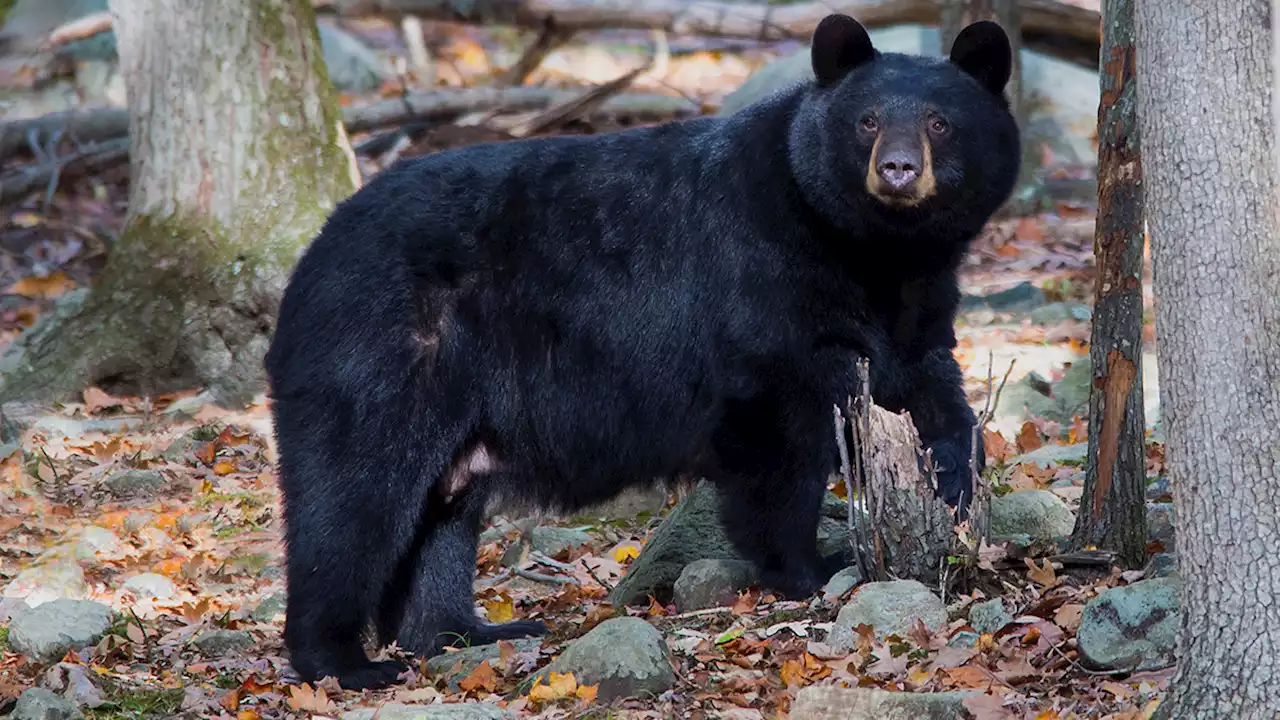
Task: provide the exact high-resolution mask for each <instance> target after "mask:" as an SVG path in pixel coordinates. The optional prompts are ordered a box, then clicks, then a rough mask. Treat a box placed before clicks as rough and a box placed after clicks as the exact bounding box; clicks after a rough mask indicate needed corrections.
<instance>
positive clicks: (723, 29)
mask: <svg viewBox="0 0 1280 720" xmlns="http://www.w3.org/2000/svg"><path fill="white" fill-rule="evenodd" d="M315 6H316V9H317V10H325V11H329V12H336V13H338V14H340V15H347V16H361V15H369V16H382V17H388V16H389V17H397V16H400V15H404V14H413V15H417V16H419V17H421V18H423V19H426V20H451V21H455V22H470V23H477V24H484V23H494V24H503V25H519V26H523V27H531V28H542V27H544V26H545V24H546V22H547V21H548V20H554V21H555V24H556V27H558V28H561V29H563V30H601V29H607V28H633V29H660V30H666V31H667V32H670V33H675V34H679V35H708V36H720V37H737V38H753V39H758V40H786V39H794V40H808V39H809V37H810V36H811V35H812V34H813V29H814V28H815V27H817V25H818V21H820V20H821V19H822V18H823V17H824V16H826V15H827V14H829V13H833V12H840V13H845V14H848V15H851V16H853V17H855V18H857V19H858V21H859V22H861V23H862V24H864V25H866V26H867V27H869V28H876V27H885V26H889V25H898V24H902V23H920V24H924V25H937V24H938V23H939V21H940V15H939V13H940V8H939V3H938V2H937V0H831V1H828V0H815V1H814V2H798V3H791V4H787V5H772V4H756V3H745V2H730V1H726V0H631V2H626V3H606V2H601V1H600V0H476V1H475V2H468V3H465V4H464V3H458V2H454V1H453V0H316V2H315ZM1018 8H1019V11H1020V13H1021V15H1022V34H1023V46H1024V47H1032V48H1036V49H1039V50H1043V51H1044V52H1047V53H1049V54H1052V55H1055V56H1058V57H1063V58H1065V59H1067V60H1070V61H1073V62H1077V63H1081V64H1084V65H1087V66H1089V67H1092V68H1096V67H1097V63H1098V43H1099V36H1098V27H1099V24H1098V23H1099V15H1098V11H1096V10H1090V9H1088V8H1082V7H1079V6H1076V5H1070V4H1067V3H1064V2H1059V1H1058V0H1019V2H1018Z"/></svg>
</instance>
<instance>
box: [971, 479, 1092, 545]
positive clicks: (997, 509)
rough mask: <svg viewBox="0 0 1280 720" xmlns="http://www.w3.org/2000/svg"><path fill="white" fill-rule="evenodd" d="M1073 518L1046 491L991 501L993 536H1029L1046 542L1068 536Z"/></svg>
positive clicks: (1069, 512)
mask: <svg viewBox="0 0 1280 720" xmlns="http://www.w3.org/2000/svg"><path fill="white" fill-rule="evenodd" d="M1075 524H1076V516H1075V514H1074V513H1072V512H1071V508H1069V507H1067V504H1066V503H1065V502H1063V501H1062V498H1060V497H1058V496H1057V495H1054V494H1053V493H1051V492H1049V491H1048V490H1019V491H1017V492H1011V493H1009V494H1008V495H1004V496H1001V497H998V498H993V499H992V501H991V534H992V535H1002V536H1003V535H1018V534H1026V535H1030V536H1031V537H1032V538H1033V539H1037V540H1048V539H1053V538H1059V537H1062V536H1064V535H1070V534H1071V530H1072V528H1074V527H1075Z"/></svg>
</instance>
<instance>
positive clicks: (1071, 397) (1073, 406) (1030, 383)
mask: <svg viewBox="0 0 1280 720" xmlns="http://www.w3.org/2000/svg"><path fill="white" fill-rule="evenodd" d="M1091 367H1092V366H1091V365H1090V363H1089V356H1088V355H1082V356H1080V357H1078V358H1076V359H1075V360H1073V361H1072V363H1071V367H1069V368H1067V369H1066V371H1064V373H1063V376H1062V379H1061V380H1059V381H1058V382H1056V383H1049V382H1048V381H1047V380H1045V379H1044V378H1043V377H1041V376H1040V374H1039V373H1036V372H1030V373H1027V374H1026V375H1024V376H1022V377H1021V378H1019V379H1018V380H1016V381H1014V382H1011V383H1009V385H1008V387H1006V388H1005V391H1004V394H1002V395H1001V397H1000V405H1001V407H1003V408H1004V410H1003V411H1002V412H1001V413H1000V414H1001V416H1006V417H1007V416H1014V417H1041V418H1045V419H1047V420H1054V421H1057V422H1059V423H1062V424H1063V425H1064V426H1067V425H1070V423H1071V421H1072V419H1073V418H1075V417H1077V416H1080V417H1087V416H1088V412H1089V386H1090V385H1091V384H1092V383H1093V374H1092V369H1091ZM1043 387H1048V389H1049V394H1048V395H1045V394H1044V393H1043V392H1041V391H1040V388H1043Z"/></svg>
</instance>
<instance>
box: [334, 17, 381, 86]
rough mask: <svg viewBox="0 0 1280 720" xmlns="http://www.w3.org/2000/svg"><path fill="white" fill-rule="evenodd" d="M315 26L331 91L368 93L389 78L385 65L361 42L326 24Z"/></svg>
mask: <svg viewBox="0 0 1280 720" xmlns="http://www.w3.org/2000/svg"><path fill="white" fill-rule="evenodd" d="M317 24H318V25H319V30H320V46H321V50H322V51H323V52H324V62H325V65H327V66H328V68H329V81H330V82H332V83H333V86H334V87H336V88H338V89H339V90H345V91H349V92H356V93H362V92H369V91H370V90H375V89H377V87H378V86H379V85H381V84H382V81H383V80H386V79H387V78H389V77H391V72H390V68H389V67H388V66H387V64H386V62H384V61H383V60H382V58H380V57H378V54H377V53H375V52H374V51H373V50H370V49H369V48H368V47H367V46H365V44H364V43H363V42H361V41H360V40H358V39H357V38H356V37H354V36H353V35H351V34H350V33H348V32H346V31H345V30H342V29H341V28H337V27H334V26H332V25H330V24H329V23H326V22H321V23H317Z"/></svg>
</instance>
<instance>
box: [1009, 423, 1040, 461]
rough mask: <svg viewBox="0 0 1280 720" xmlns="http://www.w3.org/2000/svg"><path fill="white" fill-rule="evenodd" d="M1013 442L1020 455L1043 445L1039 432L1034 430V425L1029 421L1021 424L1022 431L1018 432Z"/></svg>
mask: <svg viewBox="0 0 1280 720" xmlns="http://www.w3.org/2000/svg"><path fill="white" fill-rule="evenodd" d="M1015 442H1016V443H1017V446H1018V452H1020V453H1028V452H1031V451H1032V450H1036V449H1039V448H1040V447H1042V446H1043V445H1044V441H1043V440H1041V439H1040V431H1039V430H1038V429H1036V424H1035V423H1033V422H1031V421H1030V420H1028V421H1026V422H1024V423H1022V429H1021V430H1019V431H1018V437H1017V438H1016V440H1015Z"/></svg>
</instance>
